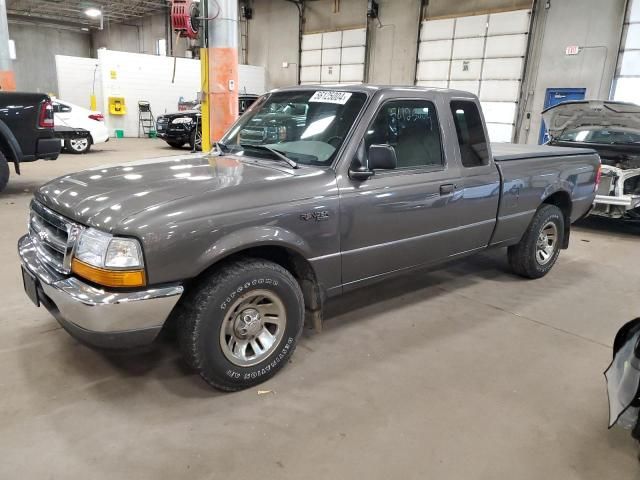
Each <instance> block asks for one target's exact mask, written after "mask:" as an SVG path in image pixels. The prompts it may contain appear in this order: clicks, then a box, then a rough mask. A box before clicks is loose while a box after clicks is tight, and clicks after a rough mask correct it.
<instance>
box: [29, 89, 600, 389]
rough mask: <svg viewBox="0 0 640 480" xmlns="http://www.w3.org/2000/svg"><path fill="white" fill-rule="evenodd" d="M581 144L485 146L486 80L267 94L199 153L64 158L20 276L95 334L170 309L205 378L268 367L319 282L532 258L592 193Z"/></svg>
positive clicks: (36, 206) (119, 334) (247, 382)
mask: <svg viewBox="0 0 640 480" xmlns="http://www.w3.org/2000/svg"><path fill="white" fill-rule="evenodd" d="M599 172H600V159H599V157H598V155H597V154H596V153H595V152H593V151H592V150H588V149H575V148H573V149H567V148H562V147H529V146H519V145H490V144H489V143H488V142H487V132H486V128H485V125H484V121H483V117H482V113H481V109H480V104H479V102H478V99H477V98H476V97H475V96H473V95H471V94H469V93H465V92H459V91H451V90H441V89H426V88H412V87H374V86H339V87H324V86H323V87H309V86H304V87H294V88H287V89H282V90H277V91H273V92H270V93H268V94H266V95H265V96H263V97H261V98H260V99H259V100H258V101H257V102H256V103H255V104H254V105H253V106H252V107H251V108H250V109H249V110H248V111H247V113H245V114H244V115H243V116H242V117H241V118H240V119H239V120H238V121H237V122H236V123H235V124H234V125H233V126H232V127H231V128H230V130H229V131H228V133H227V134H226V135H225V136H224V137H223V138H222V139H221V141H220V142H219V143H217V144H216V148H215V149H214V150H213V151H212V152H209V153H205V154H193V155H184V156H180V157H172V158H162V159H159V160H145V161H139V162H133V163H128V164H123V165H117V166H111V167H104V168H96V169H92V170H86V171H83V172H80V173H76V174H73V175H66V176H64V177H61V178H58V179H56V180H53V181H51V182H50V183H48V184H46V185H44V186H42V187H41V188H40V189H39V190H38V191H37V192H36V194H35V198H34V199H33V201H32V203H31V211H30V220H29V233H28V234H27V235H25V236H24V237H22V238H21V239H20V240H19V244H18V248H19V255H20V258H21V260H22V265H23V269H22V272H23V280H24V288H25V291H26V293H27V294H28V296H29V297H30V298H31V299H32V300H33V302H35V304H36V305H43V306H44V307H46V308H47V309H48V310H49V311H50V312H51V313H52V314H53V315H54V316H55V317H56V318H57V319H58V321H59V322H60V323H61V324H62V326H63V327H64V328H65V329H66V330H67V331H68V332H69V333H71V334H72V335H73V336H75V337H76V338H78V339H80V340H81V341H83V342H85V343H88V344H91V345H94V346H98V347H103V348H114V347H116V348H121V347H133V346H138V345H142V344H145V343H150V342H152V341H153V340H154V339H155V338H156V337H157V335H158V334H159V332H160V331H161V329H163V327H167V326H168V325H172V326H173V328H175V329H176V331H177V337H178V343H179V345H180V348H181V351H182V353H183V355H184V358H185V359H186V361H187V363H189V364H190V365H191V366H192V367H193V368H194V369H196V370H197V371H198V372H199V373H200V375H201V376H202V377H203V378H204V379H205V380H206V381H207V382H208V383H209V384H211V385H213V386H214V387H217V388H220V389H223V390H238V389H242V388H247V387H250V386H253V385H256V384H258V383H260V382H262V381H264V380H266V379H268V378H269V377H271V376H272V375H274V374H275V373H276V372H277V371H278V370H279V369H280V368H281V367H282V366H283V365H284V364H285V363H286V360H287V359H288V358H289V356H290V355H291V354H292V353H293V351H294V349H295V347H296V341H297V340H298V337H299V335H300V333H301V331H302V328H303V324H304V322H305V319H306V320H307V322H308V323H309V324H311V325H312V326H315V327H316V328H319V327H320V325H321V321H322V316H321V315H322V307H323V303H324V302H325V301H326V299H328V298H330V297H334V296H336V295H340V294H342V293H345V292H347V291H350V290H352V289H354V288H357V287H362V286H364V285H367V284H370V283H372V282H374V281H381V280H382V281H383V280H387V279H389V278H391V277H392V276H393V275H397V274H401V273H404V272H408V271H409V270H411V269H414V268H417V267H427V266H433V265H436V264H441V263H443V262H445V261H447V260H451V259H455V258H460V257H464V256H466V255H470V254H473V253H476V252H482V251H484V250H486V249H487V248H493V247H508V256H509V262H510V265H511V267H512V268H513V271H514V272H515V273H516V274H518V275H521V276H523V277H526V278H539V277H542V276H544V275H545V274H546V273H547V272H548V271H549V270H550V269H551V268H552V266H553V265H554V263H555V262H556V259H557V258H558V254H559V252H560V249H563V248H567V246H568V245H569V232H570V225H571V223H572V222H574V221H575V220H577V219H579V218H580V217H582V216H584V215H585V214H587V212H588V211H589V208H590V207H591V204H592V202H593V199H594V195H595V193H594V192H595V190H596V184H597V182H598V178H599Z"/></svg>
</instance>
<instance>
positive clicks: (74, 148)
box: [64, 138, 91, 154]
mask: <svg viewBox="0 0 640 480" xmlns="http://www.w3.org/2000/svg"><path fill="white" fill-rule="evenodd" d="M64 148H65V149H66V150H67V151H68V152H69V153H75V154H81V153H87V152H88V151H89V149H90V148H91V140H90V139H89V138H71V139H69V140H65V141H64Z"/></svg>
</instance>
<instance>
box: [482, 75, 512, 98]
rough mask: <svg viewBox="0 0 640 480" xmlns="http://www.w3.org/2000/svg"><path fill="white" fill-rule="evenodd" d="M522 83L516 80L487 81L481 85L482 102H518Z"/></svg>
mask: <svg viewBox="0 0 640 480" xmlns="http://www.w3.org/2000/svg"><path fill="white" fill-rule="evenodd" d="M519 96H520V82H519V81H516V80H485V81H483V82H482V84H481V85H480V100H482V101H483V102H484V101H487V102H517V101H518V97H519Z"/></svg>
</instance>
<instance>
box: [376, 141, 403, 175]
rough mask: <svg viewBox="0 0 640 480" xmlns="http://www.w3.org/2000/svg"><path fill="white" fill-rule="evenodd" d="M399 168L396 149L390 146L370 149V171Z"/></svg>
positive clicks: (377, 146) (378, 146)
mask: <svg viewBox="0 0 640 480" xmlns="http://www.w3.org/2000/svg"><path fill="white" fill-rule="evenodd" d="M397 166H398V158H397V157H396V151H395V149H394V148H393V147H392V146H390V145H371V146H370V147H369V170H393V169H395V168H396V167H397Z"/></svg>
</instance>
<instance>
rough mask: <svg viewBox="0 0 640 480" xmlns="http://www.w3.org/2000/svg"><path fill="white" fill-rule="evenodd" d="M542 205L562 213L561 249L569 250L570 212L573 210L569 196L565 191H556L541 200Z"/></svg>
mask: <svg viewBox="0 0 640 480" xmlns="http://www.w3.org/2000/svg"><path fill="white" fill-rule="evenodd" d="M542 205H554V206H556V207H558V208H559V209H560V211H561V212H562V216H563V217H564V235H563V237H562V244H561V248H563V249H566V248H569V237H570V235H571V210H572V208H573V202H572V201H571V194H569V192H567V191H565V190H556V191H555V192H553V193H551V194H549V195H547V196H546V197H545V198H544V199H543V200H542ZM542 205H541V206H542Z"/></svg>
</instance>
